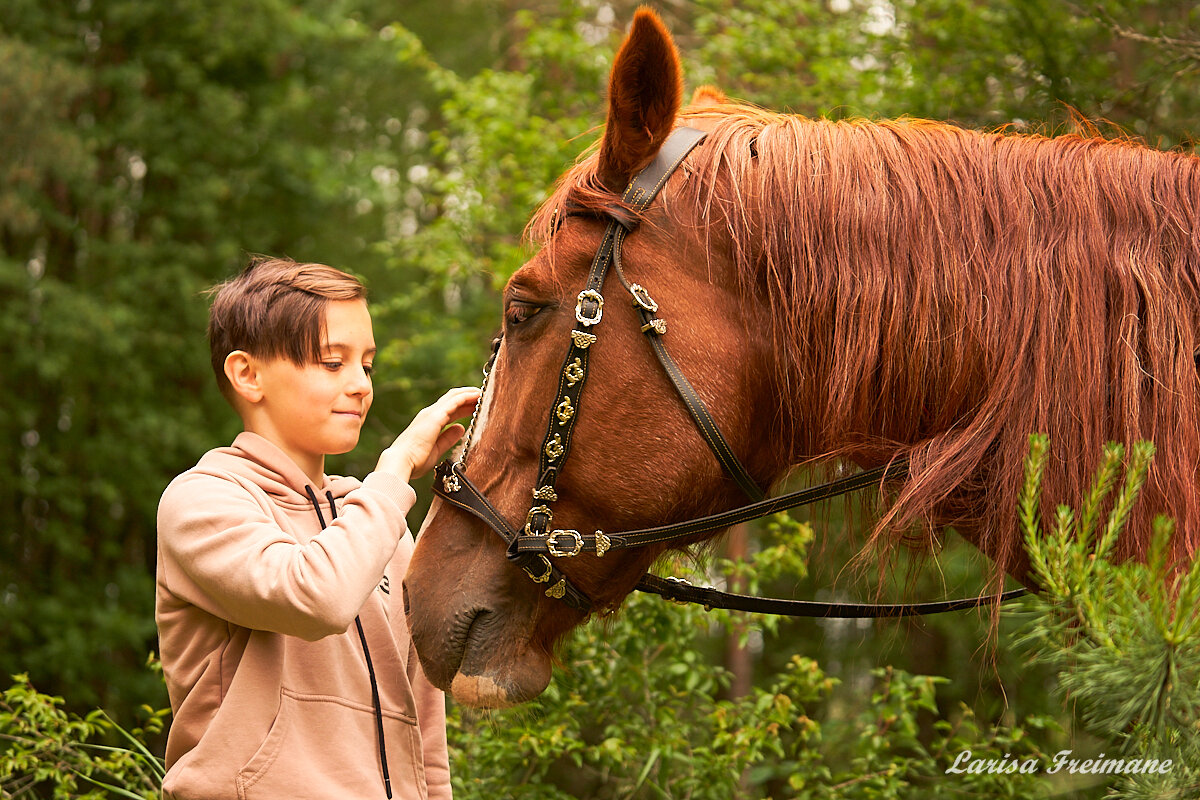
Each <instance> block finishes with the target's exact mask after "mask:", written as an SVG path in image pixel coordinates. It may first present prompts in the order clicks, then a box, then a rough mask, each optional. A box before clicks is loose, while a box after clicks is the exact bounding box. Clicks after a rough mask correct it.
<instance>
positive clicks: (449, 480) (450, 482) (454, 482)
mask: <svg viewBox="0 0 1200 800" xmlns="http://www.w3.org/2000/svg"><path fill="white" fill-rule="evenodd" d="M442 488H443V489H445V490H446V493H447V494H454V493H455V492H457V491H458V490H459V489H461V488H462V483H460V482H459V480H458V476H457V475H455V474H454V473H453V472H451V473H450V474H449V475H447V476H446V477H444V478H442Z"/></svg>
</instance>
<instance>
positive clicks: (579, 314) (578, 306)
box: [575, 289, 604, 326]
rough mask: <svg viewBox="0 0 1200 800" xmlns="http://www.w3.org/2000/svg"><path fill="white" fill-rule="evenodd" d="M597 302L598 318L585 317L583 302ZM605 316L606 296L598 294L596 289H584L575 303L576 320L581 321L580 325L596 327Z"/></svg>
mask: <svg viewBox="0 0 1200 800" xmlns="http://www.w3.org/2000/svg"><path fill="white" fill-rule="evenodd" d="M584 300H595V301H596V316H594V317H585V316H584V315H583V301H584ZM603 316H604V295H602V294H600V293H599V292H597V291H596V290H595V289H584V290H583V291H582V292H580V293H579V297H578V298H577V299H576V301H575V319H577V320H579V324H580V325H588V326H591V325H595V324H596V323H597V322H599V321H600V318H601V317H603Z"/></svg>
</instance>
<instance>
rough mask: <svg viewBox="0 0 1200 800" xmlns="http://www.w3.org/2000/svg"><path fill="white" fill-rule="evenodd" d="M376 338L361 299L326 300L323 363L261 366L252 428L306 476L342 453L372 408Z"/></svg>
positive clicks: (354, 441) (279, 361)
mask: <svg viewBox="0 0 1200 800" xmlns="http://www.w3.org/2000/svg"><path fill="white" fill-rule="evenodd" d="M374 360H375V336H374V334H373V333H372V331H371V315H370V314H369V313H368V312H367V304H366V302H365V301H363V300H339V301H330V302H329V303H328V305H327V306H326V309H325V335H324V337H323V338H322V341H321V360H320V362H319V363H316V364H304V365H302V366H301V365H296V364H293V363H292V362H291V361H290V360H288V359H286V358H275V359H272V360H271V361H267V362H263V363H261V364H260V367H259V381H260V384H259V385H260V387H261V389H262V399H261V401H260V402H259V403H258V404H256V405H257V406H258V408H257V413H256V414H255V420H254V428H256V430H255V431H254V432H255V433H258V434H260V435H262V436H264V437H266V438H267V439H269V440H271V441H272V442H273V443H274V444H275V445H276V446H278V447H279V448H280V449H281V450H283V451H284V452H285V453H287V454H288V455H289V456H291V457H292V460H293V461H295V462H296V463H297V464H298V465H299V466H300V467H301V468H302V469H304V470H306V471H307V472H308V473H309V474H310V475H312V474H319V473H320V472H321V470H322V469H323V468H324V457H325V456H326V455H333V454H337V453H345V452H348V451H350V450H353V449H354V446H355V445H356V444H358V434H359V431H360V430H361V428H362V424H363V421H364V420H366V417H367V411H368V410H369V409H370V408H371V400H372V399H373V397H374V392H373V389H372V387H371V370H372V364H373V362H374Z"/></svg>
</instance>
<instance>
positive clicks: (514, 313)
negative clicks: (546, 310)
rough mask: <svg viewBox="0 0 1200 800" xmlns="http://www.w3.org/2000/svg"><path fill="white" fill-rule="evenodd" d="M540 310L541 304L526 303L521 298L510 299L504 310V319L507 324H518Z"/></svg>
mask: <svg viewBox="0 0 1200 800" xmlns="http://www.w3.org/2000/svg"><path fill="white" fill-rule="evenodd" d="M541 310H542V306H539V305H534V304H533V303H527V302H524V301H521V300H511V301H509V303H508V308H506V309H505V310H504V319H505V320H506V321H507V322H508V324H509V325H520V324H521V323H522V322H526V321H528V320H529V319H530V318H531V317H533V316H534V315H536V314H537V313H538V312H539V311H541Z"/></svg>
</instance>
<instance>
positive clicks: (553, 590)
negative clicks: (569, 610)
mask: <svg viewBox="0 0 1200 800" xmlns="http://www.w3.org/2000/svg"><path fill="white" fill-rule="evenodd" d="M566 593H567V579H566V578H560V579H559V581H558V583H556V584H554V585H553V586H551V587H550V588H549V589H547V590H546V597H553V598H554V599H555V600H561V599H562V598H563V595H565V594H566Z"/></svg>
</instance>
